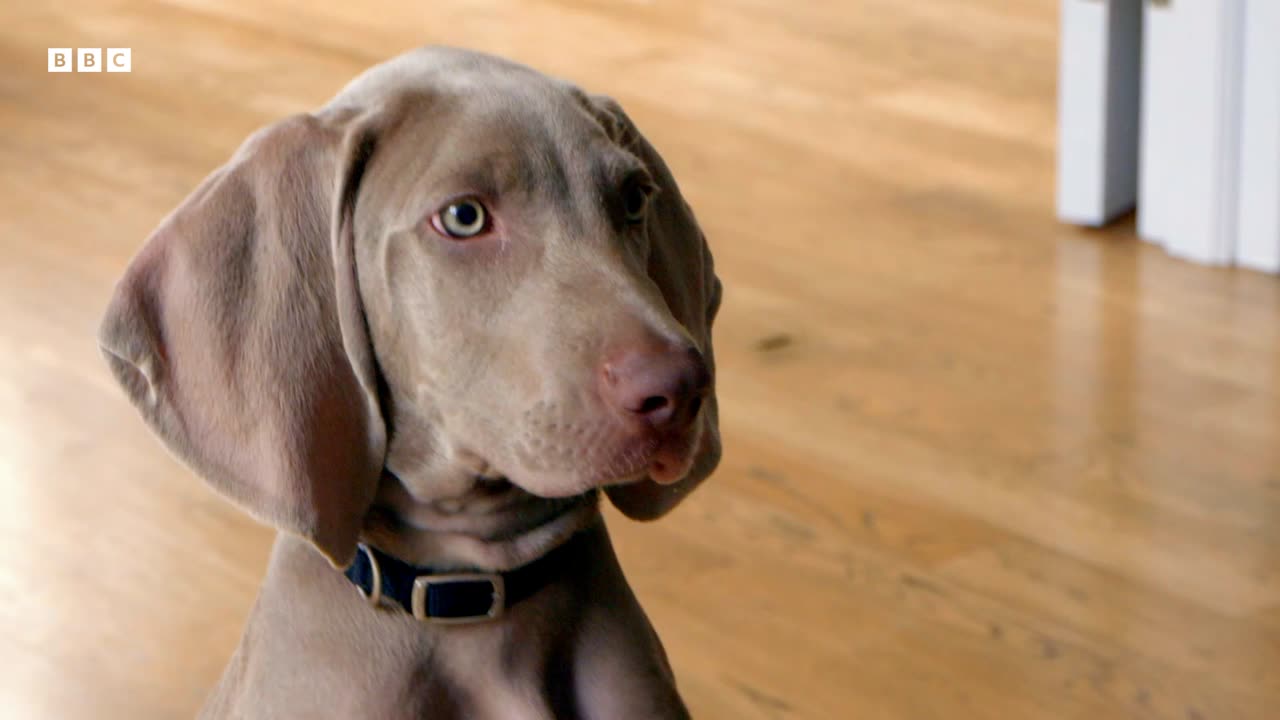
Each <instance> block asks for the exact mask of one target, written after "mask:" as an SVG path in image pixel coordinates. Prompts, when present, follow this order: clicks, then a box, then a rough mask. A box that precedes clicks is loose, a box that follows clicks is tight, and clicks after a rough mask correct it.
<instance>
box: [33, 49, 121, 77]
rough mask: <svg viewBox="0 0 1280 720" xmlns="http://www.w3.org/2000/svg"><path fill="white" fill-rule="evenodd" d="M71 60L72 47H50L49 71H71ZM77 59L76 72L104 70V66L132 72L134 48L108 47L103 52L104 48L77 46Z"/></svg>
mask: <svg viewBox="0 0 1280 720" xmlns="http://www.w3.org/2000/svg"><path fill="white" fill-rule="evenodd" d="M71 60H72V55H71V48H49V72H51V73H55V72H59V73H60V72H61V73H62V72H71ZM75 61H76V62H75V71H76V72H91V73H96V72H102V68H103V67H104V66H105V67H106V68H107V72H132V71H133V49H132V48H107V49H106V54H103V52H102V48H76V49H75Z"/></svg>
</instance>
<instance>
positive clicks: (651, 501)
mask: <svg viewBox="0 0 1280 720" xmlns="http://www.w3.org/2000/svg"><path fill="white" fill-rule="evenodd" d="M592 101H593V103H594V104H595V107H596V108H597V109H598V112H597V117H599V118H600V120H601V122H602V123H604V124H605V128H606V129H607V130H608V131H609V133H610V135H611V137H613V138H614V141H615V142H617V143H618V144H619V145H621V146H622V147H624V148H625V149H626V150H628V151H630V152H631V153H632V154H634V155H635V156H636V157H638V158H639V159H640V161H641V162H643V163H644V165H645V168H646V169H647V170H648V171H649V175H650V176H651V177H652V178H653V180H654V182H656V183H657V185H658V193H657V194H656V195H655V196H654V199H653V203H652V215H651V216H650V220H649V223H648V226H647V230H648V234H649V261H648V270H649V277H650V278H651V279H652V280H653V282H654V284H655V285H657V286H658V289H659V290H661V291H662V296H663V298H664V299H665V300H666V302H667V307H668V308H669V309H670V310H671V314H672V315H673V316H674V317H675V319H676V320H678V321H679V322H680V324H682V325H684V327H685V329H686V330H688V331H689V334H690V335H691V336H692V337H693V340H694V342H695V343H697V345H698V348H699V349H700V350H701V351H702V354H703V356H704V357H705V358H706V360H707V365H708V367H710V368H711V373H712V378H713V385H712V390H711V393H710V395H709V396H708V397H707V399H706V401H705V402H704V403H703V408H704V409H703V411H702V434H701V437H702V441H701V444H700V446H699V450H698V455H697V457H696V458H695V459H694V462H693V466H692V467H691V468H690V470H689V474H688V475H686V476H685V477H684V479H682V480H680V481H679V482H676V483H673V484H671V485H659V484H658V483H655V482H653V481H652V480H642V481H640V482H637V483H631V484H629V485H622V486H616V487H610V488H607V489H606V491H605V492H606V493H607V494H608V495H609V499H610V500H612V501H613V504H614V505H615V506H617V507H618V509H619V510H621V511H622V512H623V513H624V514H625V515H627V516H628V517H630V518H633V519H636V520H652V519H655V518H659V517H662V516H663V515H665V514H667V513H668V512H670V511H671V509H672V508H673V507H675V506H676V505H677V504H678V503H679V502H680V501H681V500H683V499H684V498H685V496H687V495H688V494H689V492H690V491H692V490H693V489H694V488H695V487H697V486H698V485H699V484H700V483H701V482H702V481H703V480H705V479H706V478H707V476H708V475H710V474H711V473H712V471H714V470H715V469H716V466H717V465H718V464H719V463H720V421H719V420H720V414H719V405H718V404H717V402H716V393H715V386H714V378H715V351H714V349H713V348H712V343H711V326H712V323H713V322H714V321H715V317H716V313H717V312H718V311H719V309H720V296H721V285H720V279H719V278H718V277H716V273H715V267H714V264H713V262H712V259H711V249H710V247H708V245H707V240H706V236H704V235H703V233H702V229H701V228H699V227H698V221H697V220H696V219H695V218H694V216H693V209H692V208H690V207H689V205H688V203H686V202H685V200H684V197H683V196H682V195H681V194H680V188H679V187H678V186H677V185H676V181H675V178H673V177H672V176H671V171H670V170H669V169H668V168H667V164H666V163H665V162H663V161H662V157H661V156H660V155H658V151H657V150H655V149H654V148H653V146H652V145H650V144H649V141H648V140H646V139H645V137H644V135H642V134H641V133H640V131H639V130H638V129H637V128H636V126H635V124H634V123H633V122H632V121H631V119H630V118H629V117H627V114H626V113H625V112H624V111H623V110H622V108H621V107H620V106H619V105H618V103H617V102H615V101H614V100H612V99H610V98H605V97H594V98H592Z"/></svg>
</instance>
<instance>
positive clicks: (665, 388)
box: [600, 346, 711, 428]
mask: <svg viewBox="0 0 1280 720" xmlns="http://www.w3.org/2000/svg"><path fill="white" fill-rule="evenodd" d="M600 379H601V383H600V385H601V394H602V395H603V396H604V399H605V401H606V402H608V403H609V404H610V405H612V406H613V407H614V408H615V409H616V410H618V411H620V412H622V413H624V414H627V415H630V416H633V417H638V418H641V419H643V420H645V421H646V422H648V423H649V424H650V425H652V426H653V427H657V428H681V427H684V426H687V425H689V424H691V423H692V422H693V421H694V419H695V418H697V417H698V411H699V410H700V409H701V408H702V399H703V397H705V396H706V394H707V391H708V390H709V389H710V387H711V371H710V369H708V368H707V361H706V360H705V359H703V357H702V353H700V352H698V350H697V349H696V348H692V347H682V346H666V347H663V348H661V349H658V350H652V349H648V350H636V349H632V350H628V351H626V352H623V353H621V354H619V355H618V356H616V357H615V358H613V359H611V360H608V361H606V362H605V363H604V364H603V365H602V366H601V368H600Z"/></svg>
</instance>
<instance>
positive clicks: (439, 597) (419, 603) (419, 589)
mask: <svg viewBox="0 0 1280 720" xmlns="http://www.w3.org/2000/svg"><path fill="white" fill-rule="evenodd" d="M485 593H488V595H489V608H488V610H486V611H485V612H483V613H479V614H459V608H458V607H453V608H451V607H449V606H450V605H456V604H455V603H454V602H451V601H450V596H458V595H465V596H467V597H468V599H474V598H477V597H482V596H483V595H484V594H485ZM462 604H464V605H465V604H469V603H462ZM412 606H413V607H412V611H413V617H414V618H416V619H418V620H420V621H422V622H429V623H433V624H437V625H463V624H468V623H478V622H486V621H488V620H494V619H497V618H500V617H502V613H503V612H504V611H505V610H506V583H505V581H504V580H503V577H502V575H501V574H499V573H459V574H453V575H419V576H418V577H416V578H414V580H413V595H412Z"/></svg>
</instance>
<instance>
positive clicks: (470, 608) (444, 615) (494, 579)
mask: <svg viewBox="0 0 1280 720" xmlns="http://www.w3.org/2000/svg"><path fill="white" fill-rule="evenodd" d="M573 539H574V538H570V539H569V541H566V542H564V543H562V544H561V545H560V546H559V547H557V548H556V549H554V550H552V551H551V552H549V553H547V554H546V555H543V556H542V557H540V558H538V559H537V560H534V561H533V562H531V563H529V564H528V565H523V566H521V567H518V568H516V569H514V570H508V571H506V572H450V573H442V572H438V571H435V570H432V569H430V568H425V567H420V566H417V565H410V564H409V563H407V562H405V561H403V560H401V559H399V558H396V557H393V556H391V555H388V554H387V553H385V552H383V551H381V550H379V549H377V548H375V547H372V546H369V545H366V544H364V543H360V544H359V545H358V546H357V547H358V548H359V552H357V553H356V559H355V561H354V562H352V563H351V565H350V567H348V568H347V569H346V571H345V572H344V573H343V574H344V575H346V577H347V579H348V580H350V581H351V583H352V584H353V585H355V586H356V589H358V590H359V591H360V594H361V595H363V596H364V597H365V598H366V599H367V600H368V601H369V604H370V605H372V606H374V607H375V608H377V607H380V606H381V605H382V604H383V600H390V601H392V602H394V603H395V604H398V605H399V606H400V608H401V609H402V610H404V611H405V612H407V613H410V614H411V615H413V617H415V618H417V619H418V620H421V621H423V622H430V623H434V624H443V625H451V624H463V623H477V622H485V621H488V620H494V619H497V618H500V617H502V614H503V613H504V612H505V611H506V609H507V608H508V607H511V606H512V605H514V604H515V603H517V602H520V601H521V600H523V599H525V598H527V597H529V596H531V595H533V594H534V593H535V592H537V591H538V589H539V588H541V587H542V586H543V585H546V584H547V583H548V582H549V581H550V580H551V579H552V578H553V577H554V576H555V574H556V573H557V571H558V568H559V565H558V564H557V563H556V556H557V555H559V554H561V553H562V552H563V550H564V548H565V546H567V545H570V544H571V543H572V541H573Z"/></svg>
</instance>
